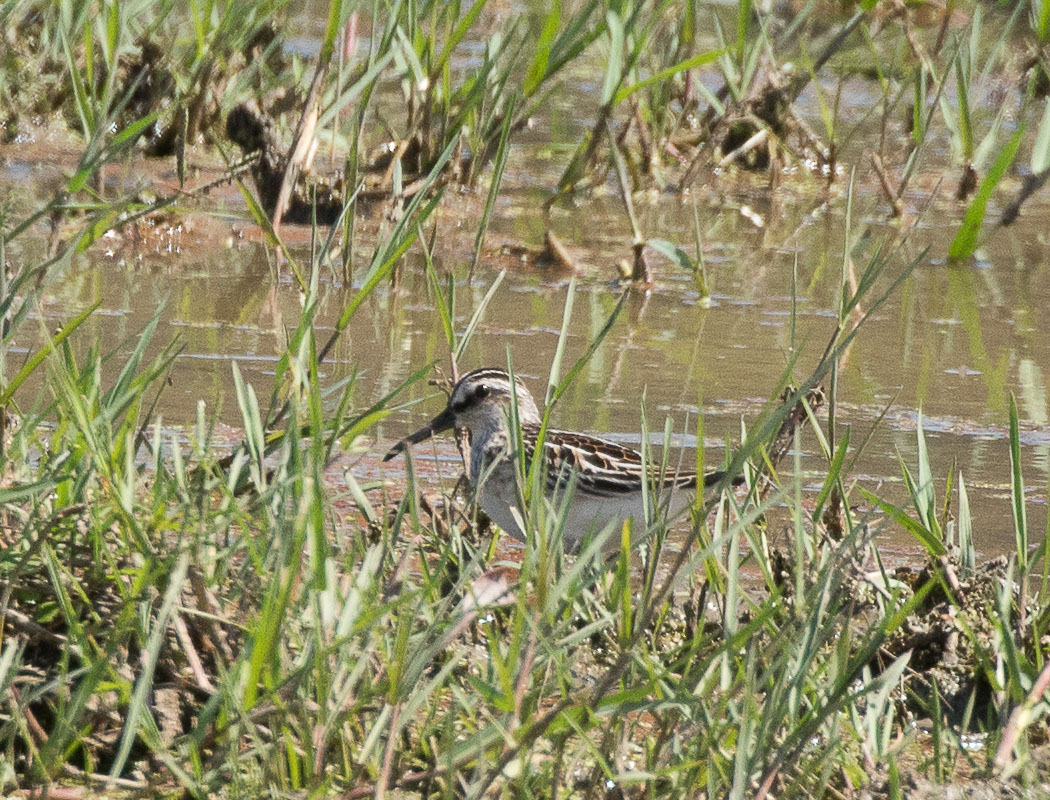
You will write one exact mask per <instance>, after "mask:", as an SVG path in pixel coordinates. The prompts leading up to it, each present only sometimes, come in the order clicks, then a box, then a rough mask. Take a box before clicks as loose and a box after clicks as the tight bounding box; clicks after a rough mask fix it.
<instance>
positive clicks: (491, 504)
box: [478, 476, 693, 553]
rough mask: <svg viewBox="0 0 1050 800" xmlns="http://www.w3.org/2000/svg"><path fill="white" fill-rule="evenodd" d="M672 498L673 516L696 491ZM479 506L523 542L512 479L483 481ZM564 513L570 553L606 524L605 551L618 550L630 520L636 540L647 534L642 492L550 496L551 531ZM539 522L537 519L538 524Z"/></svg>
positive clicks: (548, 513)
mask: <svg viewBox="0 0 1050 800" xmlns="http://www.w3.org/2000/svg"><path fill="white" fill-rule="evenodd" d="M489 477H490V478H495V477H496V476H489ZM665 499H666V498H665ZM670 500H671V502H670V506H669V509H668V516H671V517H673V516H676V515H677V514H678V513H680V512H681V511H682V510H683V509H684V508H686V507H687V506H688V505H689V504H690V503H691V502H692V500H693V493H692V492H690V491H688V490H681V491H676V492H674V494H673V495H672V496H671V498H670ZM478 505H480V506H481V508H482V510H483V511H484V512H485V513H486V514H487V515H488V516H489V518H490V519H491V520H492V521H493V522H495V523H496V524H497V525H499V526H500V527H501V528H502V529H503V530H504V531H506V532H507V533H509V534H510V535H511V536H513V537H514V538H515V539H518V540H521V541H524V539H525V533H524V531H523V530H522V529H521V525H520V524H519V523H518V520H519V518H521V517H523V515H522V514H521V513H520V509H519V506H518V498H517V491H516V489H515V487H514V484H513V482H511V481H506V480H499V479H496V480H491V479H490V480H486V481H484V483H483V486H482V488H481V491H480V493H479V496H478ZM562 513H564V514H565V515H566V516H565V528H564V532H563V535H562V536H563V539H562V541H563V546H564V548H565V550H566V551H567V552H570V553H575V552H577V551H578V550H579V549H580V545H581V544H582V543H583V542H584V541H585V540H586V539H588V538H589V537H592V536H596V535H598V534H600V533H602V532H603V531H605V530H606V527H607V526H611V527H612V530H611V531H610V532H609V533H608V538H607V539H606V541H605V545H604V547H603V548H602V549H603V550H605V551H606V552H615V551H617V550H619V549H620V545H621V543H622V541H621V530H622V526H623V523H624V521H625V520H628V519H630V520H633V522H632V530H633V539H634V542H639V541H640V540H641V538H642V536H643V535H644V533H645V511H644V508H643V504H642V495H641V493H640V492H637V493H632V494H630V495H626V496H623V497H593V496H588V495H584V494H583V493H582V492H579V491H576V492H575V493H573V494H572V495H571V496H567V497H556V498H553V499H548V500H547V501H546V514H545V516H546V517H547V520H546V524H547V525H548V526H549V527H548V530H549V531H551V532H553V531H554V530H555V526H556V524H557V522H558V520H559V519H560V518H561V514H562ZM539 522H540V521H539V520H537V521H535V524H539Z"/></svg>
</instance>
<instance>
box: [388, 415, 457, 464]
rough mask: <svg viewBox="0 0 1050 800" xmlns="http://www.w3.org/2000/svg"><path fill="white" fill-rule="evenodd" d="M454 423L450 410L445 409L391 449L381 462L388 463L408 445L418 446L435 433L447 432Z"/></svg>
mask: <svg viewBox="0 0 1050 800" xmlns="http://www.w3.org/2000/svg"><path fill="white" fill-rule="evenodd" d="M455 421H456V417H455V415H454V414H453V413H452V409H450V408H446V409H445V410H444V411H442V412H441V413H440V414H438V415H437V416H436V417H434V419H432V420H430V422H428V423H427V424H426V425H424V426H423V427H422V428H420V429H419V430H418V431H416V432H415V433H410V434H409V435H408V436H406V437H405V438H404V439H402V440H401V441H400V442H398V443H397V444H395V445H394V446H393V447H391V448H390V452H389V453H387V454H386V455H385V456H383V461H389V460H390V459H392V458H393V457H394V456H396V455H397V454H398V453H400V452H402V451H403V450H404V449H405V448H406V447H408V446H409V445H410V444H419V443H420V442H425V441H426V440H427V439H429V438H430V437H431V436H433V435H434V434H435V433H441V432H442V431H447V430H448V429H449V428H451V427H452V426H453V424H454V423H455Z"/></svg>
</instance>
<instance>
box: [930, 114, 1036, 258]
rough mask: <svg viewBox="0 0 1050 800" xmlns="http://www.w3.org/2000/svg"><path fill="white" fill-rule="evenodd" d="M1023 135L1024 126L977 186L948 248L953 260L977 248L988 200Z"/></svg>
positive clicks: (1013, 156) (949, 256) (969, 253)
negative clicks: (960, 224) (961, 222)
mask: <svg viewBox="0 0 1050 800" xmlns="http://www.w3.org/2000/svg"><path fill="white" fill-rule="evenodd" d="M1023 136H1024V126H1022V127H1020V128H1018V129H1017V132H1016V133H1015V134H1014V135H1013V136H1012V137H1011V138H1010V141H1009V142H1007V144H1006V147H1004V148H1003V152H1002V153H1000V154H999V158H997V159H996V160H995V163H994V164H992V168H991V169H990V170H988V175H986V176H985V179H984V180H983V181H981V185H980V186H978V187H977V192H976V194H974V197H973V202H971V203H970V207H969V208H968V209H966V216H965V217H963V224H962V227H961V228H959V232H958V233H957V234H955V238H954V239H953V240H952V244H951V247H949V248H948V258H950V259H952V260H953V261H957V260H959V259H963V258H970V256H972V255H973V252H974V250H976V249H977V236H978V234H979V233H980V232H981V223H983V222H984V213H985V210H986V209H987V207H988V201H989V200H990V199H991V197H992V192H993V191H994V190H995V187H996V185H997V184H998V183H999V181H1001V180H1002V178H1003V176H1004V175H1005V174H1006V171H1007V170H1008V169H1009V168H1010V165H1011V164H1012V163H1013V162H1014V158H1016V156H1017V148H1018V147H1020V145H1021V138H1022V137H1023Z"/></svg>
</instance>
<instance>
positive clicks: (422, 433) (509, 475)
mask: <svg viewBox="0 0 1050 800" xmlns="http://www.w3.org/2000/svg"><path fill="white" fill-rule="evenodd" d="M515 401H516V403H517V421H518V424H519V425H520V426H521V439H520V441H521V443H522V445H523V447H524V450H525V453H524V455H525V464H526V465H530V464H531V463H532V460H533V457H534V456H535V453H536V445H537V442H538V441H539V436H540V428H541V425H542V417H541V416H540V412H539V409H538V408H537V406H536V401H535V400H534V399H533V397H532V394H531V393H530V392H529V389H528V387H527V386H526V385H525V383H524V382H523V381H522V380H521V379H520V378H519V377H518V376H516V375H515V376H513V377H512V376H511V375H510V373H508V372H507V371H506V370H503V369H499V368H493V367H483V368H481V369H476V370H474V371H473V372H469V373H467V374H466V375H464V376H463V377H461V378H460V379H459V381H458V382H457V383H456V384H455V386H454V387H453V389H452V393H451V394H450V395H449V399H448V403H447V405H446V406H445V409H444V410H443V411H442V412H441V413H440V414H438V415H437V416H436V417H434V418H433V419H432V420H430V422H428V423H427V424H426V425H424V426H423V427H422V428H420V429H419V430H418V431H416V432H415V433H411V434H409V435H408V436H406V437H405V438H403V439H401V440H400V441H399V442H397V444H395V445H394V446H393V447H392V448H391V449H390V451H389V452H388V453H387V454H386V456H384V458H383V461H384V462H386V461H389V460H390V459H392V458H394V457H395V456H397V455H398V454H399V453H402V452H404V451H405V450H406V449H407V448H408V447H409V446H410V445H413V444H419V443H420V442H423V441H426V440H427V439H429V438H431V437H432V436H434V435H435V434H438V433H442V432H443V431H447V430H450V429H455V430H456V431H460V430H462V429H466V430H467V432H468V434H469V438H470V454H469V459H468V467H469V474H468V476H467V477H468V478H469V480H470V483H471V485H472V486H473V487H474V490H475V492H476V498H477V502H478V505H479V506H480V507H481V509H482V510H483V511H484V512H485V513H486V514H487V515H488V517H489V518H490V519H491V520H492V521H493V522H495V523H496V524H497V525H499V527H500V528H502V529H503V530H504V531H505V532H506V533H508V534H510V535H511V536H513V537H514V538H515V539H518V540H520V541H524V540H525V531H524V530H523V528H522V524H521V523H522V520H523V518H524V514H523V512H522V508H521V498H522V497H523V493H522V492H521V483H522V478H521V470H520V467H519V464H520V461H519V459H518V453H517V452H516V451H515V445H516V442H517V441H518V439H517V437H516V436H514V435H513V433H512V428H511V409H512V407H513V406H514V403H515ZM542 453H543V459H544V462H545V467H546V481H545V490H546V496H547V499H548V500H549V501H550V502H551V503H552V507H553V508H554V509H555V512H556V513H558V510H559V509H561V507H562V505H567V508H564V509H561V513H565V514H566V515H567V516H566V519H565V525H564V528H563V534H562V536H563V539H562V545H563V547H564V549H565V550H566V551H567V552H570V553H574V552H578V551H579V549H580V546H581V545H582V544H583V543H584V542H585V541H586V540H587V537H588V536H592V535H595V534H598V533H600V532H602V531H604V530H605V529H606V527H607V526H610V525H611V524H612V523H614V522H615V523H619V524H621V525H622V523H623V522H624V521H625V520H627V519H632V520H634V521H635V523H641V524H642V525H644V524H645V507H644V500H643V496H644V494H645V484H646V481H650V483H649V486H650V492H649V494H650V503H653V501H656V502H659V503H660V504H662V505H666V506H667V513H668V516H669V517H673V516H674V515H676V514H678V513H679V512H681V511H682V510H683V509H685V508H686V507H687V506H688V505H690V504H691V503H692V501H693V499H694V497H695V496H696V492H697V487H698V485H700V484H701V483H702V484H703V486H705V487H711V486H715V485H717V484H719V483H722V482H723V481H724V480H725V479H726V473H725V472H724V471H713V472H708V473H706V474H704V475H703V476H702V477H699V476H698V475H697V473H695V472H687V471H677V472H673V473H667V474H664V475H660V476H656V475H655V474H654V473H653V471H652V470H651V469H647V466H646V462H645V459H644V458H643V457H642V455H641V454H640V453H639V452H637V451H636V450H633V449H631V448H629V447H625V446H623V445H621V444H618V443H617V442H612V441H609V440H608V439H601V438H599V437H597V436H590V435H588V434H585V433H578V432H576V431H564V430H554V429H549V430H547V432H546V435H545V436H544V438H543V446H542ZM526 468H528V467H526ZM652 481H656V482H657V483H659V488H660V492H659V496H658V497H657V496H655V494H656V493H655V492H654V491H652V487H654V483H653V482H652ZM735 482H737V481H734V483H735ZM619 546H620V537H619V536H609V537H608V539H607V540H606V544H605V548H604V549H606V550H607V551H608V550H615V549H618V548H619Z"/></svg>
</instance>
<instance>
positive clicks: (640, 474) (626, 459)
mask: <svg viewBox="0 0 1050 800" xmlns="http://www.w3.org/2000/svg"><path fill="white" fill-rule="evenodd" d="M538 432H539V431H538V429H537V430H535V431H526V432H525V436H524V437H523V438H524V441H525V452H526V457H527V459H528V460H529V461H530V462H531V461H532V457H533V453H534V450H535V442H536V434H538ZM530 434H531V435H530ZM543 457H544V460H545V461H546V467H547V488H548V489H549V490H555V489H560V488H563V487H564V486H565V484H567V483H568V481H569V479H570V476H571V474H575V475H576V480H577V484H578V486H579V488H581V489H583V490H585V491H586V492H588V493H589V494H595V495H605V496H609V497H615V496H618V495H622V494H624V493H625V492H634V491H640V490H641V488H642V481H643V480H645V478H646V470H645V464H644V462H643V460H642V456H641V454H640V453H638V452H637V451H636V450H632V449H631V448H629V447H624V446H623V445H621V444H618V443H616V442H611V441H609V440H608V439H599V438H598V437H596V436H587V435H586V434H582V433H574V432H572V431H558V430H549V431H547V435H546V437H545V439H544V441H543ZM570 471H571V472H570ZM663 485H664V488H677V489H693V488H696V473H695V472H676V473H668V474H666V475H665V476H664V479H663Z"/></svg>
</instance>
